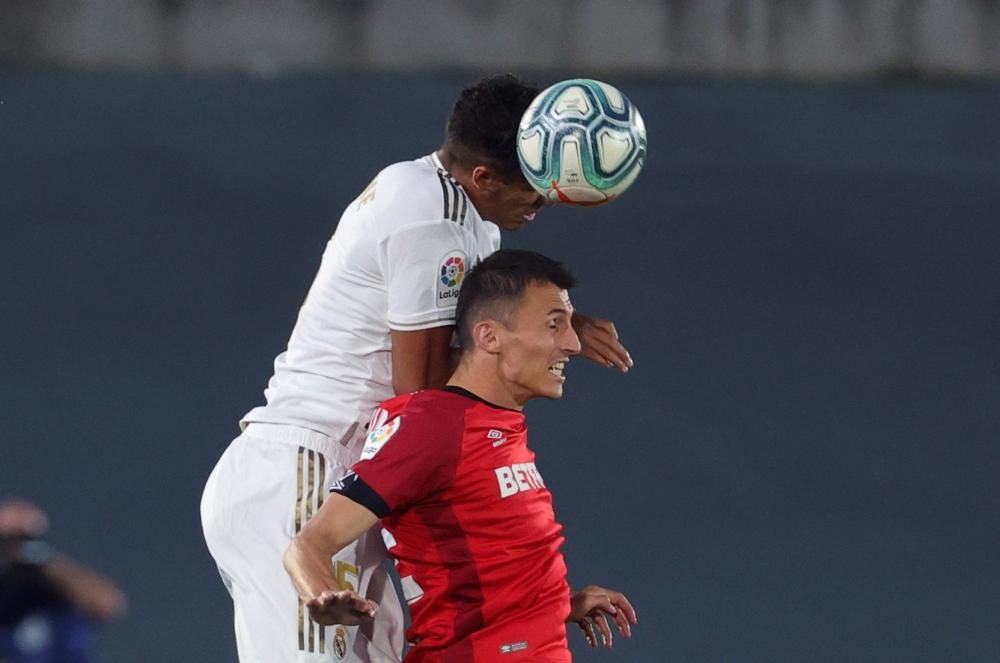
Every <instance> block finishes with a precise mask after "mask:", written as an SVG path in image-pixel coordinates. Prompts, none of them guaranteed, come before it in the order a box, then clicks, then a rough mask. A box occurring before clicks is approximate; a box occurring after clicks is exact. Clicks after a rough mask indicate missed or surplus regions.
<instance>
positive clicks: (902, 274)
mask: <svg viewBox="0 0 1000 663" xmlns="http://www.w3.org/2000/svg"><path fill="white" fill-rule="evenodd" d="M567 73H570V74H579V73H580V72H567ZM557 78H558V76H555V75H547V76H545V77H544V78H543V79H541V80H540V82H551V81H552V80H556V79H557ZM467 80H469V76H464V77H458V76H443V75H421V76H392V75H361V74H353V75H352V74H344V75H339V76H334V77H310V76H287V77H283V78H280V79H267V78H252V77H244V76H240V75H189V76H184V75H166V74H160V75H148V74H127V73H119V74H100V73H75V74H59V73H41V72H34V71H31V70H22V71H14V70H10V71H7V72H6V73H0V219H2V242H0V247H2V248H0V255H2V261H3V262H2V264H3V275H4V278H3V279H2V281H0V306H2V308H0V310H2V325H0V347H2V348H3V353H2V355H0V368H2V370H0V376H2V378H0V403H2V405H0V412H2V417H0V430H2V436H3V442H2V449H3V451H2V456H0V494H3V495H21V496H24V497H28V498H30V499H32V500H35V501H37V502H39V503H41V504H42V505H44V506H45V507H46V508H47V509H48V510H49V511H50V513H51V516H52V521H53V531H52V536H51V539H52V540H53V542H54V543H55V544H56V545H57V546H59V547H61V548H63V549H65V550H66V551H68V552H70V553H71V554H72V555H73V556H76V557H78V558H79V559H81V560H83V561H85V562H87V563H89V564H91V565H93V566H94V567H96V568H98V569H100V570H101V571H103V572H105V573H107V574H108V575H110V576H111V577H113V578H114V579H116V580H117V581H118V582H120V583H121V585H122V586H123V587H124V588H125V589H126V591H127V592H128V594H129V597H130V602H131V606H130V613H129V616H128V617H127V618H126V619H125V620H124V621H123V622H119V623H115V624H112V625H110V626H109V627H108V628H106V629H105V631H104V633H103V635H102V642H101V651H102V654H103V656H102V660H103V661H106V662H111V663H130V662H134V663H156V662H170V663H175V662H178V661H185V662H188V661H190V662H201V661H233V660H235V654H234V645H233V638H232V633H231V606H230V603H229V598H228V596H227V594H226V592H225V590H224V589H223V587H222V585H221V583H220V582H219V581H218V578H217V576H216V573H215V569H214V567H213V564H212V560H211V558H210V557H209V555H208V553H207V551H206V550H205V547H204V543H203V541H202V538H201V531H200V524H199V518H198V500H199V498H200V494H201V489H202V485H203V483H204V480H205V478H206V477H207V475H208V473H209V471H210V470H211V468H212V466H213V464H214V463H215V460H216V458H217V457H218V455H219V454H220V453H221V451H222V450H223V448H224V447H225V445H226V444H227V443H228V442H229V440H230V439H231V438H232V437H233V436H234V434H235V433H236V432H237V428H236V422H237V420H238V419H239V417H240V416H241V415H242V414H243V413H244V412H245V411H246V410H248V409H249V408H250V407H252V406H254V405H256V404H258V403H260V401H261V392H262V389H263V387H264V385H265V382H266V379H267V378H268V376H269V374H270V362H271V360H272V358H273V356H274V355H275V354H276V353H277V352H279V351H280V350H281V349H282V347H283V344H284V342H285V340H286V337H287V334H288V332H289V330H290V328H291V325H292V323H293V321H294V319H295V315H296V311H297V308H298V305H299V303H300V302H301V300H302V298H303V296H304V294H305V291H306V288H307V287H308V285H309V283H310V281H311V278H312V276H313V273H314V271H315V269H316V267H317V265H318V261H319V257H320V254H321V252H322V250H323V247H324V244H325V242H326V241H327V238H328V236H329V234H330V233H331V231H332V230H333V229H334V226H335V223H336V219H337V217H338V215H339V213H340V210H341V208H342V207H343V205H344V204H345V203H346V202H347V201H348V200H350V199H351V198H352V197H353V196H354V195H355V194H356V193H357V192H358V191H360V190H361V188H363V187H364V185H365V184H366V183H367V182H368V181H369V180H370V178H371V177H372V176H373V175H374V173H375V172H376V171H377V170H378V169H379V168H380V167H381V166H382V165H384V164H387V163H389V162H392V161H396V160H402V159H408V158H413V157H416V156H419V155H422V154H424V153H426V152H429V151H430V150H431V149H432V148H434V147H435V146H436V145H437V143H438V140H439V137H440V133H441V127H442V125H443V121H444V118H445V115H446V113H447V111H448V106H449V103H450V101H451V99H452V98H453V96H454V95H455V93H456V92H457V90H458V88H459V87H460V85H461V84H462V83H464V82H466V81H467ZM612 82H614V83H616V84H618V85H619V86H620V87H622V88H623V89H624V90H625V91H626V92H627V93H628V94H629V95H630V96H631V97H632V99H633V101H634V102H635V103H636V104H637V105H638V106H639V108H640V109H641V110H642V112H643V114H644V116H645V118H646V122H647V126H648V130H649V141H650V143H649V144H650V151H649V159H648V164H647V166H646V170H645V172H644V173H643V174H642V176H641V177H640V179H639V180H638V182H637V184H636V185H635V187H634V189H633V190H631V191H629V192H628V194H627V195H626V196H625V197H624V198H623V199H621V200H620V201H618V202H615V203H614V204H612V205H610V206H608V207H605V208H601V209H593V210H569V209H559V210H554V211H549V212H545V213H544V214H542V215H541V216H540V217H539V219H538V220H537V221H536V222H535V223H533V224H531V225H530V226H529V227H528V228H526V229H525V230H523V231H522V232H521V233H519V234H517V235H515V236H511V235H508V236H507V238H506V245H507V246H515V247H531V248H534V249H537V250H540V251H542V252H545V253H547V254H550V255H552V256H555V257H559V258H562V259H564V260H565V261H566V262H568V263H569V264H570V265H571V266H572V267H573V268H574V269H575V271H576V272H577V273H578V275H579V277H580V282H581V285H580V287H579V289H578V291H577V293H576V294H575V300H576V303H577V305H578V307H579V308H580V309H582V310H583V311H587V312H593V313H598V314H602V315H606V316H608V317H610V318H612V319H613V320H614V321H615V322H616V323H617V325H618V328H619V330H620V331H621V334H622V337H623V339H624V341H625V342H626V344H627V345H628V347H629V348H630V349H631V351H632V354H633V356H634V358H635V361H636V366H635V369H634V371H633V372H632V373H631V374H630V375H627V376H621V375H617V374H614V373H611V372H608V371H605V370H601V369H598V368H597V367H595V366H592V365H587V364H586V363H584V362H583V361H580V362H574V363H573V364H572V365H571V366H570V368H569V371H568V374H569V381H568V385H567V391H566V397H565V398H564V399H563V401H562V402H558V403H549V402H538V403H534V404H533V405H532V406H531V407H530V409H529V422H530V425H531V427H532V440H533V445H534V447H535V448H536V449H537V451H538V455H539V458H540V460H539V466H540V469H541V471H542V473H543V475H544V476H545V478H546V480H547V482H548V484H549V485H550V487H551V488H552V490H553V492H554V493H555V496H556V507H557V510H558V514H559V516H560V518H561V520H562V522H563V523H565V525H566V535H567V543H566V546H565V553H566V556H567V558H568V562H569V565H570V568H571V580H572V582H573V583H574V584H577V585H580V584H584V583H590V582H594V583H601V584H605V585H608V586H611V587H616V588H620V589H622V590H624V591H626V592H627V593H628V594H629V596H630V597H631V598H632V600H633V601H634V603H635V605H636V606H637V608H638V612H639V616H640V622H639V625H638V627H637V628H636V631H635V638H634V639H633V640H632V641H631V642H624V643H623V642H621V641H620V640H619V642H618V643H617V645H616V648H615V650H614V651H613V652H607V653H604V654H591V653H587V652H585V651H584V647H583V645H582V638H581V637H579V634H578V633H576V632H572V631H571V634H570V635H571V640H572V642H573V647H574V651H575V652H576V654H577V655H578V656H577V660H579V661H634V662H641V663H658V662H661V661H662V662H666V661H706V662H714V661H791V662H805V661H808V662H811V663H818V662H823V661H829V662H831V663H842V662H845V661H879V662H888V661H898V662H901V663H902V662H906V663H912V662H914V661H928V662H940V661H962V662H967V663H968V662H974V661H978V662H988V661H997V660H1000V622H998V615H1000V592H998V591H997V588H998V587H1000V566H998V564H997V559H998V557H997V555H998V553H997V551H998V549H1000V516H998V513H1000V489H998V486H997V484H998V481H997V477H998V472H1000V463H998V451H997V448H998V444H997V443H998V432H1000V352H998V350H997V343H998V338H1000V316H998V310H1000V268H998V264H1000V262H998V258H1000V230H998V223H1000V217H998V210H1000V160H998V155H1000V124H998V122H997V118H998V117H1000V86H998V85H997V84H986V83H980V84H972V83H968V84H957V83H955V84H951V83H948V84H926V83H925V84H918V83H905V82H904V83H897V84H892V85H887V86H880V85H874V84H864V83H858V84H835V85H827V86H810V85H803V84H779V83H760V82H724V81H716V82H711V81H707V82H695V81H688V80H684V79H667V78H629V77H617V78H615V79H614V80H613V81H612Z"/></svg>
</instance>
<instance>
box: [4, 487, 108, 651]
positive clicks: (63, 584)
mask: <svg viewBox="0 0 1000 663" xmlns="http://www.w3.org/2000/svg"><path fill="white" fill-rule="evenodd" d="M48 528H49V520H48V517H47V516H46V515H45V512H44V511H42V510H41V509H40V508H39V507H37V506H35V505H34V504H32V503H30V502H27V501H24V500H19V499H6V500H2V501H0V661H3V662H4V663H8V662H9V663H84V662H87V661H92V660H94V659H93V656H92V654H93V646H92V645H93V639H94V638H93V636H94V629H95V626H96V625H97V624H100V623H103V622H106V621H108V620H111V619H114V618H116V617H120V616H122V615H123V614H124V613H125V595H124V594H123V593H122V591H121V590H120V589H118V587H117V586H115V584H114V583H112V582H111V581H110V580H108V579H107V578H104V577H103V576H101V575H99V574H98V573H96V572H95V571H93V570H91V569H88V568H86V567H84V566H82V565H80V564H78V563H77V562H74V561H73V560H71V559H70V558H69V557H67V556H66V555H64V554H62V553H58V552H56V551H55V550H53V548H52V547H51V546H50V545H49V544H48V543H46V542H45V540H44V539H43V537H44V536H45V534H46V532H47V531H48Z"/></svg>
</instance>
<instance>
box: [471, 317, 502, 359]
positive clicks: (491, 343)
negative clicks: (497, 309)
mask: <svg viewBox="0 0 1000 663" xmlns="http://www.w3.org/2000/svg"><path fill="white" fill-rule="evenodd" d="M472 341H473V342H474V343H475V344H476V347H477V348H479V349H480V350H482V351H483V352H487V353H489V354H491V355H495V354H498V353H499V352H500V337H499V336H498V335H497V323H496V321H495V320H480V321H479V322H477V323H476V324H475V326H474V327H473V328H472Z"/></svg>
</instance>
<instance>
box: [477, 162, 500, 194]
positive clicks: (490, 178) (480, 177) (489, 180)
mask: <svg viewBox="0 0 1000 663" xmlns="http://www.w3.org/2000/svg"><path fill="white" fill-rule="evenodd" d="M472 183H473V184H474V185H475V187H476V188H477V189H478V190H479V191H481V192H482V193H494V192H495V191H497V190H498V189H499V188H500V186H501V185H502V184H503V182H502V181H501V180H500V177H499V176H498V175H497V171H496V170H494V169H493V167H492V166H476V167H475V168H473V169H472Z"/></svg>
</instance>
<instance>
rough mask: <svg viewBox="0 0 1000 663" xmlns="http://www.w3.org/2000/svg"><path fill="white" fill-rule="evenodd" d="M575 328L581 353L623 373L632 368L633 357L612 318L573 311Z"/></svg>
mask: <svg viewBox="0 0 1000 663" xmlns="http://www.w3.org/2000/svg"><path fill="white" fill-rule="evenodd" d="M573 329H575V330H576V335H577V336H579V337H580V345H581V349H580V354H581V355H583V356H584V357H586V358H587V359H590V360H591V361H594V362H597V363H598V364H600V365H601V366H607V367H608V368H611V367H612V366H614V367H616V368H617V369H618V370H619V371H621V372H622V373H628V369H630V368H632V365H633V364H632V357H631V356H630V355H629V353H628V350H626V349H625V346H624V345H622V344H621V342H620V341H619V340H618V330H616V329H615V325H614V323H613V322H611V321H610V320H603V319H601V318H592V317H590V316H589V315H583V314H582V313H575V312H574V313H573Z"/></svg>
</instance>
